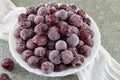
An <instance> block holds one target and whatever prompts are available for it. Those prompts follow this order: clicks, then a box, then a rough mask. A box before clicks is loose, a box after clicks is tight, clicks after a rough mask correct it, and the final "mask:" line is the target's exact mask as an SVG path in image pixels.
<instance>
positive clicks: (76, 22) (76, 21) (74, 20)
mask: <svg viewBox="0 0 120 80" xmlns="http://www.w3.org/2000/svg"><path fill="white" fill-rule="evenodd" d="M69 23H70V24H71V25H73V26H77V27H80V26H81V25H82V23H83V19H82V17H80V16H78V15H76V14H74V15H72V16H71V17H70V20H69Z"/></svg>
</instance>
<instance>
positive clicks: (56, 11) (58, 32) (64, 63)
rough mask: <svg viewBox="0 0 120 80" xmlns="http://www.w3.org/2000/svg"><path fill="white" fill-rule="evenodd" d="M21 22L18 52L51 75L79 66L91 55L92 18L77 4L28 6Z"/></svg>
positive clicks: (17, 35)
mask: <svg viewBox="0 0 120 80" xmlns="http://www.w3.org/2000/svg"><path fill="white" fill-rule="evenodd" d="M18 21H19V27H18V28H17V29H16V31H15V34H14V35H15V37H16V39H17V43H16V51H17V52H18V53H19V54H21V56H22V59H23V60H24V61H26V62H27V63H28V65H29V66H30V67H32V68H39V69H40V70H41V71H43V72H44V73H46V74H48V73H51V72H53V71H55V72H58V71H62V70H65V69H67V68H70V67H72V66H73V67H80V66H81V65H82V64H83V63H84V58H85V57H87V56H89V55H90V54H91V48H92V47H93V45H94V41H93V39H92V38H93V36H94V33H93V31H92V30H91V29H90V25H91V21H90V19H89V18H87V17H86V13H85V11H84V10H83V9H78V8H77V7H76V5H74V4H70V5H66V4H61V5H58V4H57V3H56V2H50V3H48V4H46V5H45V4H40V5H39V6H37V7H29V8H27V10H26V13H22V14H20V15H19V17H18Z"/></svg>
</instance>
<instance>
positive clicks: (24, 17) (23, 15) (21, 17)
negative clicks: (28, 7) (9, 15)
mask: <svg viewBox="0 0 120 80" xmlns="http://www.w3.org/2000/svg"><path fill="white" fill-rule="evenodd" d="M23 19H27V14H25V13H22V14H20V15H19V16H18V21H19V22H20V21H21V20H23Z"/></svg>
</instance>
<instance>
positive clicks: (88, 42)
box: [85, 38, 94, 47]
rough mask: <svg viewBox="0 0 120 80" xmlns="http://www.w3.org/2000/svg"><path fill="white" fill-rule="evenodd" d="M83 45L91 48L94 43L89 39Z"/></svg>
mask: <svg viewBox="0 0 120 80" xmlns="http://www.w3.org/2000/svg"><path fill="white" fill-rule="evenodd" d="M85 44H86V45H88V46H90V47H93V45H94V42H93V40H92V38H89V39H87V40H85Z"/></svg>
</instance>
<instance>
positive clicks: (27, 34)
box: [20, 29, 34, 40]
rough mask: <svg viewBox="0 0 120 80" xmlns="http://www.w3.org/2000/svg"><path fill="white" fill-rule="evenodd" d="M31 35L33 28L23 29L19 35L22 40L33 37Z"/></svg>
mask: <svg viewBox="0 0 120 80" xmlns="http://www.w3.org/2000/svg"><path fill="white" fill-rule="evenodd" d="M33 35H34V32H33V29H23V30H22V31H21V32H20V37H21V38H22V39H23V40H28V39H29V38H31V37H33Z"/></svg>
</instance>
